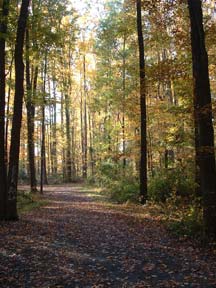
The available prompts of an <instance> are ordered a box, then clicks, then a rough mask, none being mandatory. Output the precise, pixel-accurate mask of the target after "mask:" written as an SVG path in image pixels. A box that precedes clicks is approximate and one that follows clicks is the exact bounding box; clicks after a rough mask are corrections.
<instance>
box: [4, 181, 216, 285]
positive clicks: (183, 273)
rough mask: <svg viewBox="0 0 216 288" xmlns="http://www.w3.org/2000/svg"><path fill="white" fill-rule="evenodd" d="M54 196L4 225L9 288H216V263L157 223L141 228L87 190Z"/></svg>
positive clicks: (50, 191) (51, 191) (62, 190)
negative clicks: (43, 204) (36, 208)
mask: <svg viewBox="0 0 216 288" xmlns="http://www.w3.org/2000/svg"><path fill="white" fill-rule="evenodd" d="M46 195H47V198H48V199H49V200H50V202H49V204H48V205H47V206H46V207H43V208H41V209H38V210H34V211H32V212H30V213H27V214H24V215H22V216H21V218H20V221H19V222H16V223H1V224H0V225H1V226H0V287H1V288H6V287H9V288H17V287H22V288H35V287H38V288H48V287H50V288H51V287H53V288H54V287H59V288H60V287H64V288H82V287H83V288H87V287H98V288H99V287H100V288H102V287H116V288H123V287H124V288H126V287H164V288H165V287H169V288H170V287H203V288H208V287H216V261H215V260H216V259H215V258H214V257H213V256H212V255H209V252H208V251H200V249H199V248H198V247H196V246H195V245H194V244H193V243H192V242H189V241H179V240H177V239H174V238H172V237H170V236H169V235H168V233H167V232H166V230H165V228H164V227H163V225H161V224H160V223H159V222H158V221H157V219H152V218H151V217H149V216H148V215H147V216H146V217H145V219H144V220H143V221H141V222H140V221H137V218H135V217H134V214H133V213H128V211H125V210H124V209H121V206H120V207H119V208H120V209H119V210H117V209H113V207H110V206H108V205H106V204H105V203H103V202H102V201H101V202H100V201H96V200H95V199H94V197H91V196H89V195H88V193H86V191H85V189H84V188H83V187H81V186H73V187H72V186H64V187H60V186H55V187H54V186H53V187H47V188H46Z"/></svg>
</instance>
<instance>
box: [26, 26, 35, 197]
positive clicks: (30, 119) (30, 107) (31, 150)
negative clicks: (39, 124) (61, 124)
mask: <svg viewBox="0 0 216 288" xmlns="http://www.w3.org/2000/svg"><path fill="white" fill-rule="evenodd" d="M29 48H30V47H29V31H28V29H26V89H27V97H26V109H27V128H28V160H29V171H30V186H31V191H32V192H37V180H36V171H35V147H34V116H35V106H34V103H33V101H32V96H33V89H32V83H31V77H30V61H29ZM35 73H36V75H35V77H36V80H35V79H34V82H35V81H36V82H37V68H36V69H35Z"/></svg>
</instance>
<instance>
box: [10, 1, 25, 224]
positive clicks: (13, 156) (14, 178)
mask: <svg viewBox="0 0 216 288" xmlns="http://www.w3.org/2000/svg"><path fill="white" fill-rule="evenodd" d="M29 2H30V0H26V1H24V0H23V1H22V5H21V10H20V16H19V20H18V28H17V36H16V45H15V96H14V114H13V121H12V131H11V147H10V161H9V172H8V211H7V213H8V215H7V217H8V218H9V219H14V220H15V219H17V218H18V215H17V205H16V203H17V183H18V173H19V150H20V131H21V123H22V107H23V96H24V85H23V84H24V64H23V47H24V39H25V31H26V23H27V18H28V7H29Z"/></svg>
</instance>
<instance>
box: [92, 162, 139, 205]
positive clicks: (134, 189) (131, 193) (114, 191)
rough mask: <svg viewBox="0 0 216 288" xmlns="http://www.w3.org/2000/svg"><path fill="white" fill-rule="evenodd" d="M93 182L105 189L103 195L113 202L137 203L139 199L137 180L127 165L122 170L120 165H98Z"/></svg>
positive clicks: (112, 163) (105, 163)
mask: <svg viewBox="0 0 216 288" xmlns="http://www.w3.org/2000/svg"><path fill="white" fill-rule="evenodd" d="M90 181H91V182H92V181H93V180H92V179H90ZM94 181H95V183H97V185H99V186H100V187H102V188H105V193H106V194H108V196H109V197H110V199H111V200H113V201H115V202H118V203H124V202H127V201H128V200H129V201H131V202H137V201H138V199H139V180H138V179H137V177H136V175H134V172H133V169H132V167H130V166H129V165H128V166H127V167H125V168H123V167H122V164H119V163H114V162H111V161H107V162H103V163H100V165H98V167H97V174H96V176H95V178H94Z"/></svg>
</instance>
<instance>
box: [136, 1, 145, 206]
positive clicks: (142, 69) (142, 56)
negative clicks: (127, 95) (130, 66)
mask: <svg viewBox="0 0 216 288" xmlns="http://www.w3.org/2000/svg"><path fill="white" fill-rule="evenodd" d="M136 4H137V33H138V44H139V66H140V111H141V119H140V121H141V132H140V134H141V149H140V153H141V159H140V201H141V204H145V202H146V200H147V139H146V138H147V131H146V85H145V50H144V39H143V31H142V8H141V0H137V2H136Z"/></svg>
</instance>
